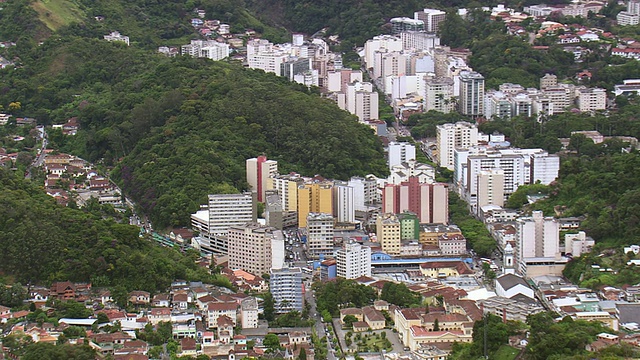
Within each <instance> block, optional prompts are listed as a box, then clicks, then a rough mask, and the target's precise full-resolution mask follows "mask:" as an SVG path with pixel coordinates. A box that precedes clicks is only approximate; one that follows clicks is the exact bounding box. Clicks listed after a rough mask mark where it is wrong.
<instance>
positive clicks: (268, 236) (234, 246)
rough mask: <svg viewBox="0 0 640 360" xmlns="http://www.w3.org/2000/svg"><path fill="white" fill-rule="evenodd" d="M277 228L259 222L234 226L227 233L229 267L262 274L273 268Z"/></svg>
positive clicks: (258, 274)
mask: <svg viewBox="0 0 640 360" xmlns="http://www.w3.org/2000/svg"><path fill="white" fill-rule="evenodd" d="M274 230H275V228H272V227H266V226H262V225H260V224H258V223H246V224H245V225H240V226H232V227H230V228H229V232H228V233H227V237H228V251H229V267H230V268H231V269H234V270H236V269H242V270H245V271H247V272H249V273H251V274H254V275H257V276H260V275H262V274H268V273H269V270H270V269H271V242H272V241H273V231H274Z"/></svg>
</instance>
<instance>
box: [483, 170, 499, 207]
mask: <svg viewBox="0 0 640 360" xmlns="http://www.w3.org/2000/svg"><path fill="white" fill-rule="evenodd" d="M477 181H478V186H477V191H478V205H477V208H478V209H479V208H481V207H483V206H485V205H496V206H500V207H503V206H504V171H503V170H502V169H500V168H494V169H490V170H481V171H480V172H479V173H478V178H477Z"/></svg>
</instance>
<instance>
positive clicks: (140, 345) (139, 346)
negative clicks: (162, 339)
mask: <svg viewBox="0 0 640 360" xmlns="http://www.w3.org/2000/svg"><path fill="white" fill-rule="evenodd" d="M148 351H149V344H147V343H146V342H144V341H142V340H125V342H124V344H123V346H122V348H120V349H116V350H114V355H116V356H117V355H147V352H148ZM127 359H128V358H127Z"/></svg>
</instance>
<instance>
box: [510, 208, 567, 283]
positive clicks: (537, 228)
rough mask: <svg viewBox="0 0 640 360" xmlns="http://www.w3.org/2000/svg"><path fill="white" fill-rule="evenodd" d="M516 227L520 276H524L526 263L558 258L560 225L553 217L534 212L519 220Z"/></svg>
mask: <svg viewBox="0 0 640 360" xmlns="http://www.w3.org/2000/svg"><path fill="white" fill-rule="evenodd" d="M516 225H517V226H516V228H517V232H516V243H517V246H516V258H517V261H518V265H519V269H520V273H521V274H526V264H527V262H534V261H535V262H542V261H543V260H545V259H546V260H548V261H549V262H551V261H555V260H557V259H559V258H560V225H559V224H558V221H556V220H555V219H554V218H553V217H544V216H543V214H542V211H534V212H533V213H532V216H531V217H525V218H519V219H518V220H517V223H516Z"/></svg>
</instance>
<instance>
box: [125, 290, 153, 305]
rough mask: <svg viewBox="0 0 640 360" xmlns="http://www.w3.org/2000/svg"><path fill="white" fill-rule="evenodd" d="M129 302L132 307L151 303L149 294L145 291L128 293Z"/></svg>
mask: <svg viewBox="0 0 640 360" xmlns="http://www.w3.org/2000/svg"><path fill="white" fill-rule="evenodd" d="M129 302H130V303H132V304H133V305H146V304H149V303H150V302H151V294H149V293H148V292H146V291H132V292H130V293H129Z"/></svg>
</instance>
